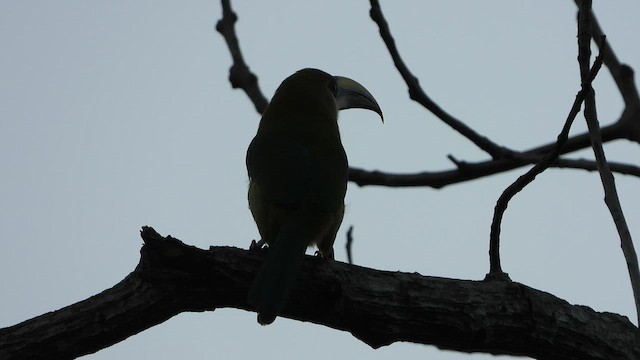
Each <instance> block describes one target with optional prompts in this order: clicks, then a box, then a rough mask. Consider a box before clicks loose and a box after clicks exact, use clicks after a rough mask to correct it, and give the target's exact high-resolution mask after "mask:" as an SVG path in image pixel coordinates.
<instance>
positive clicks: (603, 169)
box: [578, 0, 640, 323]
mask: <svg viewBox="0 0 640 360" xmlns="http://www.w3.org/2000/svg"><path fill="white" fill-rule="evenodd" d="M592 19H593V17H592V16H591V0H582V1H581V2H580V6H579V11H578V62H579V63H580V77H581V79H582V81H583V83H585V84H584V85H583V89H584V91H585V93H586V95H585V96H586V98H585V108H584V117H585V119H586V121H587V126H588V128H589V134H590V135H591V143H592V145H593V153H594V155H595V157H596V162H597V164H598V170H599V172H600V179H601V180H602V186H603V188H604V201H605V203H606V205H607V207H608V208H609V211H610V212H611V216H612V217H613V221H614V223H615V225H616V229H617V230H618V235H619V236H620V242H621V247H622V253H623V254H624V258H625V260H626V263H627V269H628V270H629V277H630V279H631V288H632V289H633V295H634V299H635V303H636V313H637V316H638V322H639V323H640V270H639V269H638V257H637V255H636V251H635V249H634V246H633V240H632V238H631V231H630V230H629V227H628V225H627V221H626V219H625V216H624V213H623V211H622V206H621V205H620V199H619V198H618V191H617V190H616V183H615V179H614V177H613V174H612V173H611V170H610V169H609V165H608V164H607V158H606V156H605V153H604V149H603V148H602V139H601V138H600V125H599V123H598V115H597V111H596V100H595V92H594V90H593V87H592V86H591V84H590V83H588V82H587V77H588V69H589V60H590V57H591V46H590V45H591V26H592ZM605 49H606V46H605Z"/></svg>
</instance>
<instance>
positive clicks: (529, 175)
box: [487, 39, 606, 280]
mask: <svg viewBox="0 0 640 360" xmlns="http://www.w3.org/2000/svg"><path fill="white" fill-rule="evenodd" d="M603 42H604V39H603ZM604 48H606V47H604ZM600 67H602V54H600V55H598V58H597V59H596V61H595V63H594V64H593V68H591V70H589V68H587V72H586V74H585V77H584V78H583V84H582V89H581V90H580V91H579V92H578V94H577V95H576V99H575V101H574V102H573V105H572V106H571V110H570V111H569V115H568V116H567V120H566V121H565V123H564V126H563V127H562V131H561V132H560V135H558V140H557V141H556V146H555V147H554V148H553V150H552V151H550V152H549V153H547V154H546V155H545V156H543V157H542V159H541V160H540V161H539V162H538V163H537V164H536V165H535V166H534V167H532V168H531V169H529V171H527V172H526V173H525V174H524V175H522V176H520V177H519V178H518V179H517V180H516V181H515V182H514V183H512V184H511V185H509V186H508V187H507V188H506V189H505V190H504V191H503V192H502V194H501V195H500V197H499V198H498V201H497V202H496V207H495V211H494V214H493V220H492V222H491V233H490V235H489V264H490V265H489V266H490V268H489V274H488V275H487V279H492V280H496V279H503V280H504V279H508V275H507V274H506V273H504V272H503V271H502V266H501V265H500V226H501V223H502V217H503V215H504V212H505V211H506V210H507V206H508V204H509V201H510V200H511V199H512V198H513V197H514V196H515V195H516V194H517V193H519V192H520V191H521V190H522V189H524V187H525V186H527V185H529V184H530V183H531V182H532V181H533V180H535V178H536V176H538V175H539V174H540V173H542V172H543V171H545V170H546V169H548V168H549V166H550V165H551V164H552V163H553V162H554V161H556V159H557V158H558V156H560V151H561V150H562V148H563V147H564V145H565V144H566V143H567V139H568V138H569V130H571V125H572V124H573V121H574V120H575V118H576V116H577V115H578V113H579V112H580V106H581V104H582V102H583V101H584V100H585V97H586V96H587V94H588V93H589V89H591V83H592V82H593V80H594V79H595V78H596V76H597V75H598V71H600Z"/></svg>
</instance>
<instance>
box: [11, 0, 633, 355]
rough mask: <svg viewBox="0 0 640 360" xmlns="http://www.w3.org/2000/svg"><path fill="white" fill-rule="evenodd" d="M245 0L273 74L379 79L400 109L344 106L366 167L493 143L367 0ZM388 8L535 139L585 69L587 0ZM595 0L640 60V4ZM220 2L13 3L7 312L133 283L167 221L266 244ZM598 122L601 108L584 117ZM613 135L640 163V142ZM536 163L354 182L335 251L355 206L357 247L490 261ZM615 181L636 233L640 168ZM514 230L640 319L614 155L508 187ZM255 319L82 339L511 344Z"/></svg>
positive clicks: (176, 349)
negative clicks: (430, 181) (602, 163)
mask: <svg viewBox="0 0 640 360" xmlns="http://www.w3.org/2000/svg"><path fill="white" fill-rule="evenodd" d="M233 7H234V9H235V11H236V12H237V14H238V16H239V21H238V23H237V24H236V30H237V32H238V36H239V39H240V43H241V48H242V50H243V52H244V56H245V60H246V61H247V63H248V64H249V66H250V67H251V70H252V71H253V72H255V73H256V75H258V77H259V83H260V86H261V88H262V90H263V92H264V94H265V96H267V97H270V96H271V95H272V94H273V91H274V90H275V89H276V87H277V86H278V85H279V83H280V82H281V81H282V80H283V79H284V78H285V77H287V76H288V75H290V74H292V73H293V72H295V71H297V70H299V69H301V68H305V67H316V68H320V69H323V70H325V71H327V72H329V73H331V74H334V75H342V76H348V77H351V78H353V79H355V80H357V81H359V82H360V83H362V84H363V85H364V86H366V87H367V89H368V90H369V91H370V92H371V93H372V94H373V95H374V96H375V97H376V99H377V100H378V103H379V104H380V106H381V107H382V109H383V111H384V117H385V123H384V124H382V123H380V121H379V119H378V118H377V116H376V114H374V113H372V112H368V111H362V110H347V111H343V112H341V115H340V128H341V135H342V141H343V144H344V147H345V149H346V152H347V154H348V157H349V162H350V164H351V165H352V166H354V167H358V168H364V169H369V170H373V169H378V170H383V171H389V172H418V171H425V170H428V171H437V170H446V169H451V168H452V167H453V164H452V163H451V162H450V160H448V159H447V155H449V154H451V155H453V156H455V157H456V158H457V159H459V160H465V161H477V160H484V159H487V155H486V154H485V153H483V152H481V151H480V150H479V149H477V148H476V147H475V146H474V145H473V144H471V143H470V142H469V141H468V140H466V139H465V138H463V137H462V136H460V135H459V134H457V133H455V132H454V131H453V130H451V129H450V128H448V127H447V126H446V125H445V124H443V123H442V122H441V121H440V120H438V119H437V118H436V117H434V116H433V115H432V114H430V113H429V112H428V111H426V110H425V109H423V108H421V107H420V105H418V104H416V103H415V102H412V101H411V100H410V99H409V98H408V94H407V89H406V86H405V84H404V83H403V81H402V79H401V77H400V76H399V74H398V73H397V71H396V70H395V68H394V67H393V64H392V62H391V58H390V56H389V55H388V53H387V51H386V49H385V47H384V44H383V43H382V40H381V39H380V37H379V35H378V29H377V27H376V26H375V24H374V23H373V22H372V21H371V20H370V18H369V15H368V12H369V4H368V2H366V1H338V0H330V1H323V2H299V1H292V0H289V1H270V2H266V1H263V2H258V1H254V2H248V1H236V2H234V3H233ZM382 9H383V11H384V13H385V15H386V17H387V21H388V22H389V25H390V27H391V31H392V32H393V34H394V36H395V39H396V43H397V46H398V48H399V50H400V52H401V54H402V56H403V58H404V60H405V62H406V64H407V65H408V66H409V68H410V69H411V70H412V71H413V73H414V74H415V75H416V76H417V77H418V78H419V79H420V84H421V85H422V86H423V88H424V90H425V92H426V93H427V94H429V95H430V96H431V97H432V98H433V99H434V100H435V101H436V102H437V103H438V104H439V105H440V106H442V107H443V108H444V109H445V110H447V111H448V112H449V113H451V114H452V115H454V116H456V117H457V118H459V119H460V120H462V121H464V122H465V123H466V124H467V125H469V126H471V127H472V128H474V129H475V130H477V131H478V132H480V133H481V134H483V135H485V136H487V137H489V138H490V139H492V140H493V141H495V142H497V143H499V144H502V145H504V146H507V147H510V148H513V149H516V150H525V149H528V148H531V147H534V146H537V145H540V144H546V143H549V142H552V141H555V138H556V136H557V134H558V132H559V131H560V129H561V128H562V125H563V123H564V120H565V118H566V116H567V113H568V112H569V109H570V107H571V104H572V102H573V100H574V97H575V94H576V92H577V91H578V90H579V83H580V79H579V71H578V64H577V62H576V56H577V45H576V7H575V5H574V3H573V2H572V1H562V2H559V1H544V2H540V1H524V2H523V1H519V2H513V1H506V0H505V1H497V0H496V1H482V2H463V1H459V0H458V1H446V2H445V1H441V2H418V1H413V2H402V3H398V2H391V1H382ZM594 10H595V12H596V14H597V16H598V19H599V21H600V23H601V26H602V28H603V29H604V32H605V33H606V34H607V36H608V41H609V43H610V44H611V46H612V47H613V49H614V51H615V52H616V54H617V56H618V58H619V59H620V61H621V62H623V63H627V64H629V65H631V66H632V67H633V68H634V69H636V71H637V70H638V68H640V48H638V46H637V34H639V33H640V23H639V22H638V21H637V16H635V15H636V14H638V13H640V4H638V3H637V2H634V1H631V0H626V1H622V0H620V1H616V2H615V3H612V2H604V1H596V2H595V4H594ZM220 17H221V8H220V4H219V3H218V2H216V1H199V0H198V1H195V0H194V1H188V2H157V1H149V0H144V1H136V2H131V1H123V0H115V1H109V2H87V1H56V2H50V1H2V2H0V47H1V48H2V54H3V55H2V56H0V168H1V169H2V176H1V177H0V246H1V247H0V249H1V250H0V284H1V287H2V296H1V297H0V309H2V310H0V327H6V326H10V325H14V324H16V323H19V322H21V321H24V320H27V319H30V318H32V317H34V316H37V315H40V314H43V313H45V312H49V311H53V310H56V309H59V308H61V307H64V306H67V305H70V304H73V303H75V302H77V301H80V300H83V299H85V298H87V297H89V296H91V295H94V294H96V293H99V292H101V291H102V290H104V289H107V288H110V287H111V286H113V285H115V284H116V283H118V282H119V281H120V280H122V279H123V278H124V277H125V276H126V275H127V274H128V273H130V272H131V271H133V269H134V268H135V266H136V264H137V263H138V260H139V250H140V247H141V245H142V241H141V239H140V237H139V229H140V228H141V227H142V226H144V225H149V226H152V227H154V228H155V229H156V230H157V231H158V232H160V233H161V234H163V235H169V234H170V235H172V236H175V237H177V238H179V239H180V240H182V241H183V242H185V243H187V244H190V245H195V246H197V247H200V248H208V247H209V246H210V245H229V246H236V247H241V248H247V247H248V246H249V243H250V242H251V240H252V239H255V238H257V236H258V234H257V229H256V227H255V224H254V223H253V220H252V218H251V215H250V212H249V210H248V207H247V203H246V190H247V175H246V169H245V165H244V157H245V152H246V148H247V146H248V144H249V142H250V141H251V138H252V137H253V136H254V134H255V131H256V129H257V125H258V121H259V115H258V114H257V113H256V112H255V110H254V108H253V106H252V104H251V103H250V102H249V100H248V99H247V97H246V96H245V95H244V93H242V92H241V91H238V90H233V89H231V86H230V84H229V82H228V80H227V76H228V69H229V67H230V66H231V57H230V55H229V52H228V50H227V47H226V44H225V43H224V40H223V38H222V37H221V36H220V35H219V34H218V33H217V32H216V31H215V23H216V22H217V20H218V19H219V18H220ZM594 87H595V91H596V100H597V103H598V115H599V118H600V121H601V123H602V124H609V123H611V122H612V121H613V120H615V119H617V117H618V116H619V115H620V112H621V111H622V100H621V97H620V94H619V93H618V91H617V89H616V88H615V86H614V84H613V82H612V80H611V77H610V74H609V72H608V71H607V70H606V69H603V71H601V72H600V74H599V76H598V78H597V79H596V81H595V83H594ZM585 129H586V126H585V124H584V120H583V118H582V116H580V117H578V119H577V120H576V123H575V126H574V128H573V130H572V134H577V133H581V132H583V131H585ZM605 151H606V154H607V156H608V158H609V159H610V160H612V161H618V162H627V163H633V164H636V165H638V163H639V162H640V147H639V146H638V144H634V143H630V142H628V141H616V142H613V143H610V144H607V145H606V146H605ZM571 158H593V155H592V153H591V152H590V151H589V150H588V149H587V150H583V151H580V152H578V153H575V154H571ZM524 171H526V168H522V169H517V170H513V171H510V172H507V173H503V174H499V175H496V176H492V177H488V178H482V179H479V180H475V181H472V182H467V183H461V184H457V185H452V186H448V187H445V188H443V189H440V190H435V189H430V188H411V189H397V188H386V187H373V186H369V187H362V188H361V187H358V186H356V185H354V184H349V188H348V193H347V197H346V200H345V201H346V205H347V212H346V215H345V219H344V222H343V227H342V229H341V230H340V232H339V234H338V238H337V240H336V245H335V252H336V260H338V261H345V260H346V253H345V251H344V243H345V232H346V229H347V228H348V227H349V226H350V225H353V226H354V233H353V235H354V239H355V240H354V241H355V242H354V245H353V251H354V261H355V263H356V264H358V265H361V266H366V267H371V268H374V269H382V270H393V271H396V270H397V271H406V272H418V273H421V274H423V275H430V276H441V277H448V278H457V279H472V280H480V279H482V278H484V276H485V274H486V273H487V271H488V255H487V251H488V240H489V227H490V223H491V218H492V215H493V208H494V205H495V201H496V200H497V198H498V197H499V195H500V194H501V193H502V191H503V190H504V188H505V187H506V186H508V185H509V184H510V183H511V182H513V181H514V180H515V179H516V178H517V177H518V176H519V175H521V174H522V173H523V172H524ZM616 182H617V185H618V191H619V195H620V199H621V203H622V206H623V209H624V211H625V214H626V217H627V221H628V223H629V226H630V228H631V232H632V235H633V236H635V239H636V242H637V241H638V239H640V224H639V223H638V219H639V218H640V201H638V200H640V186H639V185H640V179H638V178H633V177H630V176H623V175H617V176H616ZM311 251H312V250H309V252H310V253H311ZM501 252H502V265H503V268H504V270H505V271H506V272H508V273H509V275H510V277H511V279H512V280H514V281H517V282H521V283H523V284H526V285H528V286H531V287H534V288H536V289H539V290H542V291H546V292H549V293H552V294H554V295H556V296H558V297H560V298H563V299H565V300H567V301H568V302H570V303H572V304H580V305H587V306H590V307H592V308H593V309H595V310H597V311H608V312H614V313H619V314H622V315H624V316H627V317H629V318H630V319H631V321H632V322H633V323H636V320H635V319H636V314H635V307H634V303H633V299H632V293H631V287H630V284H629V277H628V274H627V271H626V266H625V262H624V258H623V256H622V252H621V249H620V245H619V238H618V236H617V233H616V231H615V227H614V224H613V222H612V220H611V217H610V215H609V213H608V211H607V208H606V206H605V205H604V203H603V192H602V187H601V184H600V180H599V177H598V175H597V174H596V173H588V172H585V171H580V170H561V169H551V170H548V171H546V172H545V173H543V174H542V175H540V176H538V178H537V179H536V180H535V181H534V182H533V183H532V184H531V185H529V186H528V187H527V188H525V189H524V191H523V192H521V193H520V194H518V195H516V197H515V198H514V199H513V200H512V201H511V203H510V205H509V208H508V210H507V212H506V214H505V216H504V220H503V227H502V247H501ZM255 318H256V316H255V313H252V312H247V311H243V310H237V309H219V310H216V311H213V312H206V313H183V314H180V315H178V316H176V317H174V318H172V319H170V320H168V321H166V322H165V323H162V324H160V325H157V326H155V327H153V328H151V329H148V330H146V331H144V332H142V333H140V334H138V335H135V336H133V337H130V338H128V339H126V340H125V341H123V342H121V343H118V344H116V345H113V346H111V347H109V348H107V349H104V350H101V351H99V352H97V353H95V354H91V355H87V356H85V357H83V359H91V360H96V359H100V360H102V359H120V358H134V357H135V358H152V357H153V358H155V359H175V358H178V357H184V358H196V359H199V358H205V357H206V358H210V357H212V356H216V355H217V356H220V355H221V354H224V357H225V358H229V359H246V358H252V357H256V356H260V357H262V358H274V357H276V356H277V357H278V358H280V359H283V360H284V359H299V357H300V355H303V356H305V358H307V359H333V358H363V357H366V358H368V359H388V358H390V357H392V356H393V357H395V356H401V357H402V358H405V359H412V358H418V357H420V358H425V357H428V358H437V359H445V360H447V359H451V360H453V359H473V360H476V359H488V358H493V357H492V356H490V355H468V354H460V353H456V352H450V351H440V350H438V349H437V348H435V347H433V346H426V345H416V344H409V343H396V344H392V345H390V346H387V347H383V348H381V349H377V350H373V349H371V348H369V347H368V346H367V345H365V344H364V343H362V342H360V341H359V340H357V339H355V338H354V337H353V336H351V335H350V334H349V333H346V332H339V331H336V330H333V329H328V328H325V327H322V326H319V325H315V324H310V323H302V322H298V321H292V320H288V319H284V318H278V319H277V320H276V322H275V323H274V324H272V325H270V326H266V327H262V326H259V325H258V324H257V323H256V319H255ZM294 336H295V342H292V341H290V339H292V338H293V337H294ZM248 345H249V346H248ZM502 358H505V359H506V358H509V357H506V356H505V357H502Z"/></svg>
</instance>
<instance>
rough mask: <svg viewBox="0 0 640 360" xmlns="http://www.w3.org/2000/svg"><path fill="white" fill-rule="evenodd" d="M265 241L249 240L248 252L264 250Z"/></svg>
mask: <svg viewBox="0 0 640 360" xmlns="http://www.w3.org/2000/svg"><path fill="white" fill-rule="evenodd" d="M266 243H267V242H266V241H264V239H260V241H255V240H251V245H249V250H251V251H261V250H264V249H265V248H266V246H265V245H266Z"/></svg>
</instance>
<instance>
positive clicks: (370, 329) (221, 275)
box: [0, 228, 640, 359]
mask: <svg viewBox="0 0 640 360" xmlns="http://www.w3.org/2000/svg"><path fill="white" fill-rule="evenodd" d="M142 237H143V239H144V241H145V244H144V246H143V247H142V250H141V259H140V263H139V264H138V266H137V267H136V269H135V270H134V271H133V272H132V273H131V274H129V275H128V276H127V277H126V278H125V279H124V280H122V282H120V283H119V284H117V285H116V286H114V287H113V288H111V289H108V290H105V291H104V292H102V293H100V294H97V295H95V296H92V297H90V298H88V299H86V300H83V301H81V302H78V303H76V304H74V305H71V306H68V307H65V308H62V309H60V310H57V311H53V312H50V313H47V314H44V315H41V316H38V317H36V318H33V319H30V320H27V321H25V322H22V323H20V324H17V325H14V326H11V327H8V328H4V329H0V358H1V359H45V358H46V359H52V358H56V359H65V358H67V359H70V358H75V357H78V356H81V355H85V354H89V353H93V352H96V351H98V350H100V349H102V348H105V347H108V346H110V345H112V344H115V343H117V342H119V341H122V340H124V339H126V338H127V337H129V336H131V335H134V334H136V333H138V332H140V331H143V330H145V329H147V328H150V327H152V326H154V325H156V324H159V323H161V322H163V321H165V320H167V319H169V318H171V317H172V316H174V315H177V314H179V313H181V312H184V311H206V310H214V309H216V308H222V307H233V308H238V309H244V310H249V307H248V305H247V304H246V293H247V290H248V287H249V285H250V283H251V281H252V279H253V276H254V274H255V272H256V271H257V269H258V266H259V265H260V262H261V258H262V256H263V254H261V253H260V252H259V251H247V250H242V249H237V248H231V247H212V248H211V249H209V250H202V249H198V248H195V247H192V246H187V245H185V244H183V243H182V242H180V241H178V240H176V239H174V238H171V237H166V238H165V237H162V236H160V235H158V234H157V233H156V232H155V231H154V230H153V229H151V228H144V229H143V231H142ZM282 316H283V317H288V318H293V319H298V320H302V321H309V322H314V323H318V324H323V325H325V326H329V327H331V328H335V329H339V330H344V331H348V332H351V333H352V334H353V335H354V336H355V337H356V338H358V339H360V340H362V341H363V342H365V343H367V344H369V345H370V346H372V347H374V348H377V347H380V346H384V345H388V344H391V343H393V342H396V341H409V342H414V343H421V344H432V345H435V346H437V347H439V348H442V349H450V350H456V351H464V352H485V353H491V354H513V355H524V356H530V357H533V358H537V359H638V358H640V331H639V330H638V328H636V327H635V326H634V325H633V324H631V323H630V322H629V320H628V319H627V318H626V317H622V316H619V315H616V314H611V313H600V312H596V311H594V310H592V309H590V308H588V307H586V306H577V305H570V304H569V303H567V302H566V301H564V300H562V299H559V298H557V297H555V296H553V295H551V294H548V293H545V292H542V291H539V290H536V289H532V288H530V287H528V286H525V285H522V284H518V283H515V282H507V281H487V282H485V281H470V280H455V279H446V278H436V277H429V276H422V275H420V274H417V273H413V274H410V273H402V272H389V271H379V270H373V269H368V268H363V267H359V266H354V265H348V264H345V263H340V262H334V261H328V260H325V259H320V258H313V257H308V258H307V259H305V261H304V264H303V273H302V275H301V278H300V280H299V282H298V284H297V287H296V288H295V289H294V292H293V294H292V296H291V300H290V302H289V304H288V305H287V307H286V308H285V310H284V312H283V314H282ZM211 326H216V324H213V323H212V324H211ZM256 326H258V325H257V324H256Z"/></svg>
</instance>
